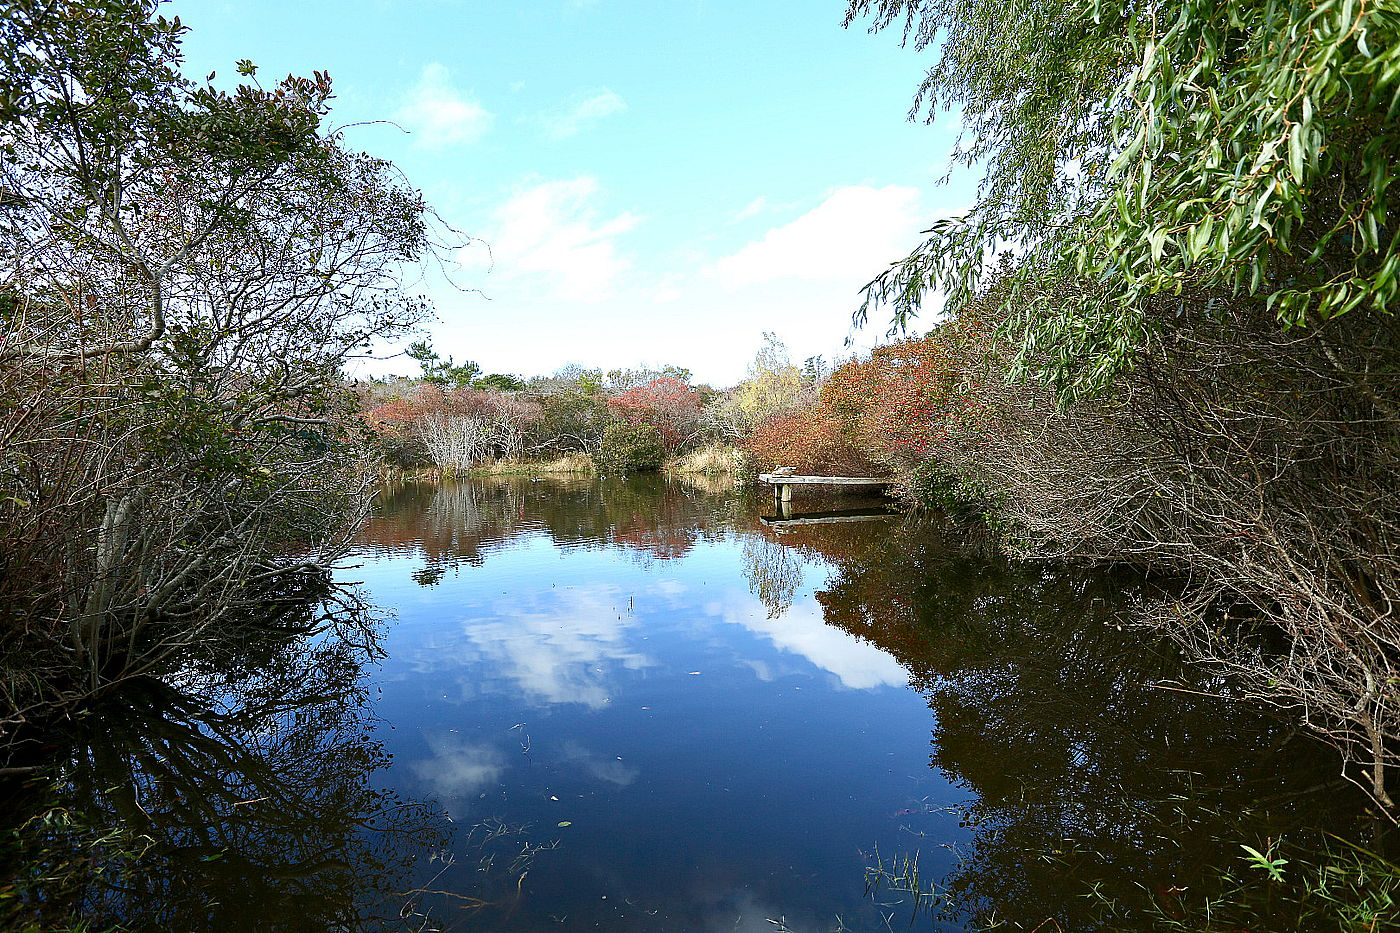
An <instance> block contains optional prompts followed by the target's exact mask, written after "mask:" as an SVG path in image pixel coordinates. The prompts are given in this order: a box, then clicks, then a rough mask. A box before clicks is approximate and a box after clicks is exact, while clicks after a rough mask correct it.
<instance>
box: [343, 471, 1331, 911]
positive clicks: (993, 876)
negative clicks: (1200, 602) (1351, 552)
mask: <svg viewBox="0 0 1400 933" xmlns="http://www.w3.org/2000/svg"><path fill="white" fill-rule="evenodd" d="M863 504H866V503H861V502H858V501H853V500H834V501H826V502H823V501H817V500H815V499H812V498H809V499H808V500H807V501H805V502H803V501H799V502H798V503H797V508H798V509H799V510H803V509H805V510H807V511H812V512H818V511H821V512H830V511H832V510H833V509H835V510H858V507H859V506H861V505H863ZM771 511H772V506H771V503H769V502H767V501H766V500H764V499H762V498H757V497H749V498H746V497H744V496H741V495H738V494H736V493H735V492H733V491H727V490H723V489H710V490H707V489H705V488H702V487H700V486H698V485H697V484H695V483H685V482H680V481H667V480H664V479H660V478H649V479H648V478H639V479H633V480H630V481H628V482H625V483H623V482H620V481H596V480H591V479H590V480H574V481H558V480H545V481H528V480H526V481H521V480H513V479H505V480H489V481H480V482H465V483H456V484H444V485H439V486H426V485H419V486H413V485H411V486H407V487H403V488H399V489H396V490H392V491H390V492H388V493H387V494H386V495H385V497H384V498H383V501H382V503H381V506H380V509H379V511H378V513H377V515H376V517H375V518H374V519H373V520H372V521H371V522H370V524H369V526H368V527H367V528H366V529H365V532H364V534H363V536H362V542H363V547H362V550H361V551H360V554H359V560H360V562H361V566H360V567H358V568H357V569H356V570H355V571H354V573H355V577H356V579H358V580H360V581H363V584H364V586H365V587H366V588H367V591H368V593H369V594H370V595H371V598H372V600H373V602H375V603H376V604H378V605H381V606H385V607H393V611H394V620H393V622H392V624H391V626H390V627H389V629H388V634H387V636H386V639H385V643H384V647H385V649H386V650H387V658H386V659H385V660H384V661H383V663H382V664H381V665H380V666H379V667H378V668H377V669H376V670H375V671H374V672H373V674H372V675H371V677H372V682H373V684H374V687H375V690H376V702H375V706H374V712H375V715H376V717H377V721H378V724H377V725H376V737H377V738H378V739H379V740H380V741H382V742H383V743H384V747H385V749H386V750H387V751H388V752H389V753H390V754H391V755H392V757H393V764H392V767H390V768H388V769H387V770H385V771H382V772H380V774H379V776H378V780H379V781H381V782H384V783H386V784H387V785H390V786H392V788H393V790H394V791H395V792H396V793H398V794H399V795H401V796H402V797H404V798H411V799H414V800H419V801H428V802H430V805H431V806H433V807H435V808H440V813H441V814H442V816H443V818H444V819H445V820H448V821H450V824H451V827H452V832H451V839H450V841H449V842H448V843H447V844H446V845H445V846H444V847H443V849H441V850H440V851H437V852H434V853H432V854H431V855H430V856H429V857H428V859H427V860H426V861H425V862H423V863H420V865H419V866H418V871H417V874H416V881H415V887H416V888H419V889H422V890H423V891H425V892H431V893H423V894H421V895H420V896H418V898H417V899H416V900H414V901H413V904H412V906H413V909H414V910H417V911H420V912H421V913H422V914H423V915H425V916H427V917H429V918H431V919H432V920H433V922H435V923H438V924H442V925H446V926H449V927H451V926H454V925H455V926H459V927H461V928H472V929H500V930H524V931H530V930H558V929H602V930H638V931H642V930H646V931H664V930H677V931H711V930H712V931H735V930H738V931H759V930H763V931H772V930H777V929H782V928H784V927H786V928H789V929H792V930H798V931H818V930H820V931H826V930H840V929H843V928H845V929H850V930H853V931H858V930H877V929H885V928H886V926H887V924H888V925H893V926H894V927H895V928H907V927H908V926H909V924H910V923H911V921H914V922H916V923H918V924H919V925H920V927H921V928H923V929H949V930H956V929H972V928H975V927H978V926H979V925H981V924H986V923H988V922H992V921H996V920H998V919H1002V920H1006V921H1009V922H1011V923H1014V924H1018V925H1020V926H1021V928H1024V929H1032V928H1034V927H1036V926H1037V924H1039V923H1042V922H1044V921H1046V919H1047V918H1057V922H1058V923H1059V924H1061V926H1062V927H1063V928H1065V929H1073V928H1076V925H1077V924H1078V925H1081V926H1082V927H1083V928H1089V927H1090V926H1096V925H1098V922H1099V921H1098V920H1091V919H1088V918H1090V917H1101V916H1104V915H1107V916H1113V915H1114V914H1115V913H1120V914H1121V913H1122V912H1123V911H1130V910H1131V909H1132V908H1131V906H1130V905H1129V904H1127V902H1126V900H1125V899H1136V903H1145V902H1146V901H1147V900H1153V901H1154V902H1158V903H1160V902H1162V901H1163V900H1165V901H1166V902H1167V905H1168V909H1170V907H1171V900H1172V897H1173V896H1174V895H1173V893H1172V892H1173V889H1175V888H1180V889H1181V891H1183V892H1184V891H1187V890H1189V889H1191V888H1193V887H1198V885H1199V884H1200V883H1204V880H1205V879H1206V878H1208V877H1209V875H1210V871H1211V867H1210V866H1211V865H1212V864H1214V863H1216V862H1219V861H1221V860H1224V859H1228V858H1230V857H1232V856H1231V855H1229V854H1228V853H1229V852H1235V853H1237V852H1238V851H1239V850H1238V845H1237V842H1238V841H1246V840H1241V839H1238V838H1237V837H1238V836H1239V834H1240V832H1241V830H1240V828H1239V827H1238V826H1237V825H1235V824H1233V823H1231V821H1232V820H1235V819H1237V818H1238V816H1239V813H1240V812H1241V810H1243V809H1246V808H1248V809H1250V810H1251V811H1257V812H1258V816H1257V820H1256V822H1255V824H1253V825H1251V827H1250V828H1249V831H1252V832H1255V833H1257V834H1260V835H1263V834H1267V832H1268V831H1269V828H1270V823H1271V821H1272V820H1275V819H1276V818H1277V817H1278V816H1279V815H1280V814H1277V813H1275V812H1274V811H1273V810H1271V809H1270V807H1268V806H1262V805H1258V804H1257V803H1256V802H1257V801H1260V800H1273V801H1275V808H1274V809H1281V810H1282V811H1284V814H1283V815H1284V818H1285V819H1287V818H1288V812H1289V808H1290V807H1294V806H1301V805H1297V804H1295V803H1294V801H1295V800H1296V797H1295V794H1294V790H1293V789H1294V788H1301V787H1304V786H1307V785H1308V784H1309V783H1312V784H1313V785H1315V786H1317V785H1318V782H1321V784H1322V785H1326V784H1328V783H1329V782H1333V783H1334V782H1335V768H1334V767H1333V764H1334V763H1333V762H1331V761H1330V760H1328V757H1327V756H1326V755H1318V754H1314V751H1315V750H1314V749H1312V748H1311V746H1308V747H1306V748H1302V749H1295V748H1294V747H1293V746H1295V745H1304V744H1305V743H1301V742H1297V743H1294V742H1291V738H1292V734H1291V733H1290V732H1288V731H1287V730H1283V729H1281V728H1280V727H1279V726H1278V724H1276V723H1274V722H1272V721H1269V720H1264V719H1261V718H1259V717H1257V716H1255V715H1254V714H1252V713H1251V712H1250V711H1247V710H1241V709H1239V708H1235V707H1232V705H1231V704H1230V703H1228V702H1221V701H1216V700H1212V699H1210V698H1208V697H1203V696H1201V695H1200V694H1199V693H1194V692H1190V691H1193V690H1200V691H1201V692H1206V691H1212V688H1218V687H1219V685H1218V684H1211V683H1208V682H1206V681H1204V680H1202V679H1201V678H1203V677H1204V675H1202V674H1199V673H1192V672H1190V671H1189V670H1188V669H1184V668H1183V666H1182V665H1181V664H1180V662H1179V661H1178V659H1177V658H1176V656H1175V654H1174V653H1173V652H1172V651H1171V650H1170V649H1169V648H1167V647H1166V646H1164V645H1163V644H1161V643H1159V642H1157V641H1155V640H1153V639H1151V638H1146V637H1143V636H1142V635H1139V634H1134V633H1132V632H1125V631H1124V630H1123V628H1122V626H1121V624H1119V623H1118V621H1116V620H1120V619H1121V618H1122V617H1123V614H1124V613H1125V612H1127V611H1129V610H1130V609H1131V606H1132V604H1133V602H1134V600H1135V599H1137V598H1138V587H1139V584H1138V583H1137V582H1135V581H1133V580H1131V579H1128V578H1122V577H1112V576H1108V575H1103V574H1097V575H1087V574H1072V573H1067V572H1064V571H1058V572H1057V571H1051V570H1045V569H1040V570H1037V569H1021V570H1015V569H1012V568H1010V567H1007V566H1005V565H1004V564H1002V563H999V562H997V561H994V560H990V559H987V558H985V557H978V556H976V554H975V550H973V549H970V548H969V547H968V546H967V545H968V543H967V542H966V541H964V540H957V539H956V536H955V535H953V534H952V533H950V532H949V531H948V530H947V529H941V528H938V527H936V526H935V527H921V528H920V527H915V526H913V525H912V524H911V523H908V522H905V521H902V520H898V519H895V518H888V517H887V518H884V519H880V518H874V517H872V518H871V520H868V521H857V522H837V523H810V524H808V523H796V524H792V525H787V526H780V527H769V526H768V525H766V524H764V523H763V522H761V521H760V515H761V513H764V512H771ZM1329 769H1331V770H1329ZM1343 796H1345V795H1343ZM1307 806H1309V807H1316V804H1315V803H1309V804H1307ZM1216 837H1223V839H1221V838H1216ZM1251 839H1252V841H1255V842H1257V841H1259V840H1258V839H1253V837H1251ZM915 857H916V858H917V867H918V879H919V881H918V883H919V884H920V886H921V887H923V888H924V889H928V888H929V886H930V885H933V884H937V885H938V886H939V890H940V892H941V896H940V898H939V899H938V900H937V901H932V900H929V899H922V900H918V902H917V903H916V899H915V898H913V897H911V896H910V895H909V894H908V892H900V891H897V890H893V891H892V890H890V889H891V887H894V888H898V887H900V886H901V885H900V884H899V882H893V883H892V882H891V880H890V879H889V878H888V877H887V878H885V879H884V880H885V884H883V885H882V886H879V887H878V888H876V889H875V890H874V891H871V890H870V888H869V886H868V884H867V881H868V876H867V871H868V870H869V869H871V868H878V867H884V868H885V869H887V870H889V871H891V873H897V874H901V875H903V876H904V881H905V886H908V883H909V882H910V877H909V873H908V872H900V871H896V869H899V868H904V867H907V866H908V864H909V863H908V862H905V861H903V860H904V859H908V858H915ZM1096 887H1097V889H1099V890H1101V891H1103V892H1105V896H1104V897H1103V898H1101V899H1100V900H1101V901H1102V903H1098V904H1097V906H1094V905H1091V906H1090V908H1089V909H1086V908H1085V907H1083V906H1081V905H1082V904H1083V903H1084V902H1085V901H1086V894H1088V893H1089V892H1090V891H1091V890H1094V889H1095V888H1096ZM1119 902H1124V903H1123V904H1122V905H1120V904H1119Z"/></svg>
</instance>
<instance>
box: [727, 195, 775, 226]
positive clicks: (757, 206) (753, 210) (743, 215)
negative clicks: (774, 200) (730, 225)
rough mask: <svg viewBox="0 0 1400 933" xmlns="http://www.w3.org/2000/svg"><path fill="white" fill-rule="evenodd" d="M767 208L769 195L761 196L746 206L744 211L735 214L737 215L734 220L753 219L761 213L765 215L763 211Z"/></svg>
mask: <svg viewBox="0 0 1400 933" xmlns="http://www.w3.org/2000/svg"><path fill="white" fill-rule="evenodd" d="M767 206H768V196H767V195H763V194H760V195H759V196H758V197H756V198H754V199H753V200H752V201H750V202H749V203H748V204H746V205H744V209H743V210H741V211H740V212H739V213H737V214H735V215H734V219H735V220H747V219H748V218H750V217H753V216H754V215H756V214H761V213H763V209H764V208H766V207H767Z"/></svg>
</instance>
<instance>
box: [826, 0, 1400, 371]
mask: <svg viewBox="0 0 1400 933" xmlns="http://www.w3.org/2000/svg"><path fill="white" fill-rule="evenodd" d="M862 17H870V23H871V25H870V29H871V30H872V31H878V30H882V29H885V28H888V27H891V26H895V27H900V26H902V28H903V32H904V39H905V41H906V42H908V43H912V44H913V45H914V47H915V48H918V49H923V48H926V47H936V53H937V56H938V57H937V60H936V61H935V63H934V65H933V67H932V68H931V69H930V70H929V72H928V74H927V77H926V78H925V80H924V82H923V84H922V85H921V87H920V88H919V92H918V96H917V98H916V100H915V104H914V109H913V111H912V113H911V115H918V114H923V115H926V116H927V118H928V119H930V120H932V119H934V117H935V115H936V113H937V112H938V111H940V110H950V109H951V110H956V111H957V112H958V113H959V115H960V118H961V120H962V121H963V124H964V128H965V130H964V134H963V137H962V140H961V141H960V144H959V147H958V149H957V150H956V152H955V154H954V163H955V164H958V165H965V166H979V167H982V168H983V169H985V172H986V174H985V176H984V179H983V182H982V184H981V187H980V189H979V192H978V197H977V200H976V202H975V204H974V206H973V208H972V209H971V210H970V211H969V212H968V213H967V214H966V215H965V216H963V217H960V218H956V219H952V220H946V221H942V222H940V223H939V224H937V225H936V226H934V227H933V228H932V229H930V230H929V231H928V232H927V238H926V240H925V241H924V242H923V243H922V244H920V246H919V247H918V248H916V249H915V250H914V251H913V252H912V253H911V254H910V255H909V256H908V257H906V258H904V259H902V260H900V261H899V262H896V263H894V264H893V265H891V266H890V267H889V269H887V270H886V271H885V272H884V273H882V274H881V275H880V276H878V277H877V278H876V279H875V280H874V281H872V282H871V283H870V284H869V285H868V286H867V287H866V291H865V302H864V304H863V305H862V307H861V309H860V310H859V311H858V312H857V315H856V317H857V320H858V321H859V322H863V321H864V320H865V319H866V318H867V317H868V316H869V315H870V314H871V313H872V312H873V311H875V310H877V309H879V308H882V307H883V308H887V309H888V310H889V311H890V313H891V315H892V318H893V329H894V330H902V329H904V328H905V327H906V326H907V325H908V324H909V322H910V321H911V319H912V318H913V317H914V316H915V315H916V314H917V313H918V311H919V308H920V304H921V301H922V299H923V297H924V295H925V294H927V293H929V292H930V291H934V290H939V291H942V292H945V293H946V294H947V295H948V298H949V305H948V307H949V309H950V310H951V311H952V312H953V313H956V312H957V310H958V308H959V307H960V306H961V305H963V304H965V303H966V302H967V301H968V300H970V298H971V296H972V295H973V294H975V293H976V292H977V291H978V290H979V288H980V287H981V286H982V285H983V284H984V283H985V277H986V276H987V275H988V274H989V272H990V271H991V270H992V267H993V265H994V262H993V259H994V257H995V254H996V253H997V252H998V251H1005V250H1008V249H1009V250H1010V251H1011V252H1012V253H1013V254H1014V255H1015V257H1016V265H1017V270H1018V271H1017V274H1016V279H1017V280H1019V281H1020V282H1021V283H1023V284H1029V283H1034V287H1033V288H1012V289H1009V290H1008V291H1007V292H1006V295H1007V297H1006V302H1007V306H1008V308H1014V310H1015V318H1016V320H1017V321H1018V322H1019V323H1022V324H1027V325H1029V326H1028V327H1027V329H1026V330H1025V331H1024V334H1025V350H1026V352H1025V353H1024V354H1023V360H1022V363H1023V369H1022V371H1023V372H1024V371H1025V364H1026V362H1027V360H1029V359H1031V358H1032V357H1034V358H1036V359H1037V361H1038V362H1037V367H1036V368H1037V370H1038V372H1039V373H1040V374H1042V375H1045V376H1047V377H1048V378H1050V379H1051V380H1052V381H1053V382H1055V383H1056V384H1058V385H1059V386H1060V388H1061V390H1062V391H1063V392H1065V393H1066V394H1069V395H1073V394H1079V393H1083V392H1086V391H1093V390H1096V389H1101V388H1102V387H1104V386H1105V385H1106V384H1107V383H1108V382H1109V381H1110V380H1111V379H1112V377H1113V376H1114V375H1115V374H1116V373H1118V372H1121V371H1122V370H1123V369H1124V368H1126V367H1127V366H1129V365H1130V364H1131V360H1132V354H1133V352H1134V349H1135V348H1136V347H1138V346H1140V345H1141V339H1142V337H1143V334H1144V332H1145V330H1146V327H1147V325H1146V324H1145V322H1144V314H1143V307H1144V303H1145V301H1146V300H1147V299H1150V298H1154V297H1155V299H1156V300H1157V301H1159V302H1160V300H1162V296H1168V297H1171V296H1179V295H1182V294H1183V292H1187V293H1190V294H1194V295H1201V294H1207V295H1209V296H1211V298H1210V300H1207V301H1206V302H1205V303H1204V304H1201V303H1199V302H1198V303H1195V304H1193V305H1192V306H1191V307H1187V305H1186V303H1185V302H1181V303H1180V306H1179V307H1178V308H1177V313H1179V314H1182V315H1185V314H1195V313H1210V312H1211V311H1212V310H1214V308H1215V307H1216V306H1217V305H1218V304H1220V303H1225V302H1238V301H1260V302H1263V303H1264V305H1265V306H1266V307H1267V308H1269V309H1270V310H1271V311H1272V313H1274V314H1275V315H1276V316H1277V318H1278V320H1279V321H1280V322H1281V323H1282V324H1283V325H1285V326H1300V325H1301V326H1307V325H1314V324H1317V323H1319V322H1321V321H1324V320H1327V319H1329V318H1333V317H1336V316H1338V315H1341V314H1346V313H1353V312H1363V313H1381V314H1388V313H1390V311H1391V310H1392V308H1393V307H1394V304H1395V299H1396V295H1397V289H1400V251H1397V244H1396V238H1395V217H1394V212H1395V211H1394V206H1393V205H1392V203H1391V202H1392V200H1393V198H1394V195H1393V194H1392V192H1391V182H1392V181H1393V180H1394V179H1395V178H1396V177H1397V174H1400V169H1397V166H1400V120H1397V111H1398V110H1400V3H1396V2H1394V0H1373V2H1365V0H1321V2H1316V3H1306V4H1301V3H1293V2H1285V0H1168V2H1160V3H1148V4H1140V3H1129V2H1125V0H1068V2H1057V0H1010V2H1007V0H851V2H850V6H849V8H848V13H847V23H848V25H849V24H850V23H851V22H854V21H855V20H857V19H859V18H862ZM1054 279H1063V280H1078V281H1079V283H1080V285H1079V286H1078V287H1076V288H1075V289H1073V291H1074V293H1075V298H1074V299H1073V300H1071V301H1062V302H1055V303H1052V302H1049V301H1046V300H1045V298H1044V295H1045V283H1046V282H1047V281H1051V280H1054ZM1085 282H1089V283H1093V287H1092V288H1085V287H1083V286H1084V283H1085Z"/></svg>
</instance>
